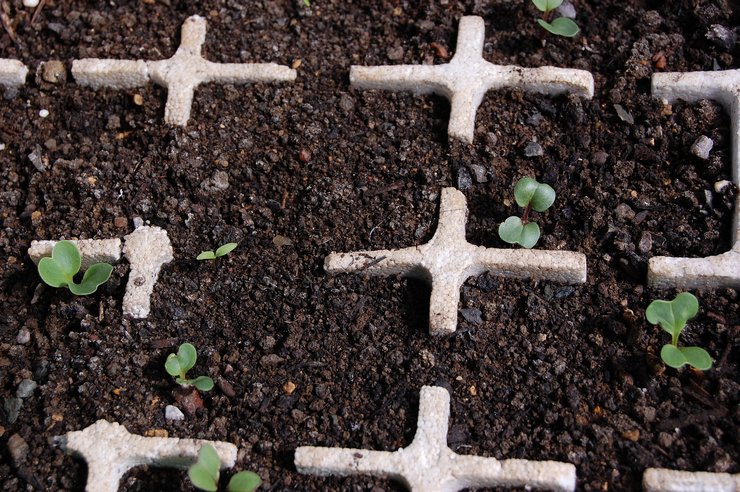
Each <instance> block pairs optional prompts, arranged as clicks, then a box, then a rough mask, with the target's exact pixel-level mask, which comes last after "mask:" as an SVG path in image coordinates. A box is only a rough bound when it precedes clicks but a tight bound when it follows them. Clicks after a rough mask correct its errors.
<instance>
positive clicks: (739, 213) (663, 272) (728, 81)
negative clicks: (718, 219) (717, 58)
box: [648, 69, 740, 289]
mask: <svg viewBox="0 0 740 492" xmlns="http://www.w3.org/2000/svg"><path fill="white" fill-rule="evenodd" d="M652 93H653V96H655V97H660V98H662V99H663V100H664V101H666V102H667V103H670V102H673V101H676V100H678V99H682V100H684V101H687V102H696V101H699V100H701V99H712V100H715V101H718V102H719V103H720V104H722V105H723V106H724V107H725V109H726V110H727V111H728V112H729V113H730V122H731V130H730V135H731V149H732V155H731V159H730V162H731V168H732V171H731V173H732V181H733V182H734V183H735V185H738V184H740V69H735V70H725V71H719V72H686V73H680V72H674V73H656V74H653V79H652ZM648 284H649V285H650V286H651V287H654V288H679V289H698V288H724V287H730V288H738V287H740V193H738V194H736V196H735V211H734V215H733V223H732V249H731V250H730V251H728V252H726V253H723V254H720V255H716V256H709V257H706V258H671V257H666V256H656V257H653V258H651V259H650V261H649V262H648Z"/></svg>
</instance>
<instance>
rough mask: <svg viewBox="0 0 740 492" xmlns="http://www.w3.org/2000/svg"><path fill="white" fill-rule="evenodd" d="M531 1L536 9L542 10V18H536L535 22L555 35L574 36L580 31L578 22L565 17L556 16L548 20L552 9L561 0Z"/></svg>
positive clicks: (560, 2)
mask: <svg viewBox="0 0 740 492" xmlns="http://www.w3.org/2000/svg"><path fill="white" fill-rule="evenodd" d="M532 3H533V4H534V6H535V7H537V10H539V11H540V12H542V19H537V23H538V24H539V25H540V26H542V28H543V29H545V30H546V31H548V32H550V33H552V34H555V35H556V36H564V37H567V38H571V37H573V36H575V35H576V34H578V32H579V31H580V29H579V28H578V24H576V23H575V22H573V20H571V19H568V18H567V17H558V18H557V19H555V20H553V21H552V22H549V21H550V17H551V16H552V11H553V10H555V9H556V8H558V7H560V4H562V3H563V0H532Z"/></svg>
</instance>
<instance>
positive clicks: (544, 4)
mask: <svg viewBox="0 0 740 492" xmlns="http://www.w3.org/2000/svg"><path fill="white" fill-rule="evenodd" d="M532 3H533V4H534V6H535V7H537V9H538V10H540V11H542V12H549V11H551V10H555V9H556V8H558V7H560V4H562V3H563V0H532Z"/></svg>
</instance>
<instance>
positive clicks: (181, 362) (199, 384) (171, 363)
mask: <svg viewBox="0 0 740 492" xmlns="http://www.w3.org/2000/svg"><path fill="white" fill-rule="evenodd" d="M196 360H198V353H197V352H196V350H195V347H194V346H193V345H192V344H191V343H183V344H182V345H180V348H178V349H177V354H170V355H168V356H167V360H166V361H165V363H164V368H165V370H166V371H167V374H169V375H170V376H173V377H174V378H175V382H176V383H177V384H179V385H181V386H195V388H196V389H198V390H200V391H210V390H212V389H213V379H211V378H209V377H208V376H198V377H197V378H193V379H188V371H189V370H190V369H192V368H193V366H195V361H196Z"/></svg>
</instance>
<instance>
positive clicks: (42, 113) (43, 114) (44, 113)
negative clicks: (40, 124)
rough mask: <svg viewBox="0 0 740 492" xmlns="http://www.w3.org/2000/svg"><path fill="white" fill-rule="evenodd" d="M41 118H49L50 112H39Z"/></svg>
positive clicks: (45, 110)
mask: <svg viewBox="0 0 740 492" xmlns="http://www.w3.org/2000/svg"><path fill="white" fill-rule="evenodd" d="M39 116H41V117H42V118H46V117H47V116H49V110H47V109H42V110H41V111H39Z"/></svg>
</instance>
